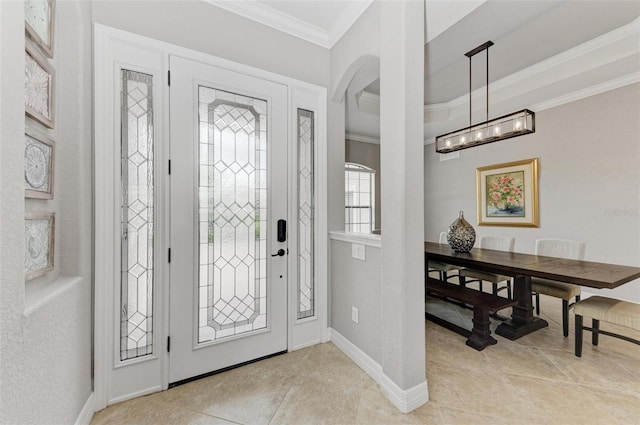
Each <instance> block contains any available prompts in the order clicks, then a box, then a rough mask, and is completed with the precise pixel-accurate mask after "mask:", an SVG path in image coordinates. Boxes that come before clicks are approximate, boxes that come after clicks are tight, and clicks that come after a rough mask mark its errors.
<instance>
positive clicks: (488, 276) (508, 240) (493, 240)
mask: <svg viewBox="0 0 640 425" xmlns="http://www.w3.org/2000/svg"><path fill="white" fill-rule="evenodd" d="M515 244H516V239H515V238H512V237H510V236H481V237H480V242H479V244H478V246H479V247H480V248H482V249H495V250H498V251H509V252H513V248H514V246H515ZM459 279H460V285H461V286H466V285H467V284H468V283H471V282H479V285H480V288H479V289H480V291H482V289H483V288H482V282H484V281H487V282H491V284H492V286H493V295H498V292H500V291H502V290H503V289H506V290H507V297H508V298H509V299H511V276H505V275H501V274H497V273H489V272H485V271H480V270H474V269H470V268H464V269H462V270H460V272H459ZM500 282H506V285H505V286H503V287H501V288H499V287H498V284H499V283H500Z"/></svg>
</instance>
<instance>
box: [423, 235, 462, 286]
mask: <svg viewBox="0 0 640 425" xmlns="http://www.w3.org/2000/svg"><path fill="white" fill-rule="evenodd" d="M438 242H439V243H441V244H448V243H449V242H447V232H440V239H439V240H438ZM460 268H461V267H459V266H454V265H453V264H446V263H440V262H438V261H429V263H428V265H427V274H428V273H431V272H438V277H439V278H440V280H442V281H447V279H448V278H449V277H451V276H447V274H448V273H449V272H453V271H457V270H460ZM454 276H455V275H454Z"/></svg>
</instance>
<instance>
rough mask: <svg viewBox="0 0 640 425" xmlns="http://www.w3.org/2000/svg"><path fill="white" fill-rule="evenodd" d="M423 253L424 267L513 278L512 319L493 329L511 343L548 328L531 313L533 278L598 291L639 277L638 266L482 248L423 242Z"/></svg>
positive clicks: (547, 324) (546, 323) (544, 321)
mask: <svg viewBox="0 0 640 425" xmlns="http://www.w3.org/2000/svg"><path fill="white" fill-rule="evenodd" d="M424 252H425V264H428V262H429V261H437V262H440V263H445V264H452V265H456V266H460V267H468V268H472V269H476V270H481V271H486V272H489V273H497V274H501V275H506V276H511V277H513V298H514V300H515V301H516V303H517V304H516V305H515V306H513V307H512V312H511V318H510V319H507V320H505V321H503V322H502V323H501V324H500V325H499V326H498V327H497V328H496V330H495V333H496V334H497V335H500V336H502V337H505V338H507V339H510V340H515V339H518V338H520V337H522V336H524V335H527V334H529V333H531V332H534V331H536V330H538V329H542V328H544V327H547V326H549V323H548V322H547V321H546V320H544V319H542V318H541V317H536V316H534V314H533V302H532V299H531V295H532V294H531V278H532V277H537V278H543V279H550V280H555V281H559V282H566V283H571V284H574V285H579V286H585V287H590V288H598V289H613V288H617V287H618V286H620V285H624V284H625V283H628V282H631V281H634V280H636V279H639V278H640V267H634V266H625V265H619V264H610V263H599V262H593V261H583V260H572V259H567V258H558V257H547V256H542V255H533V254H525V253H520V252H509V251H498V250H492V249H483V248H472V249H471V250H470V251H469V252H457V251H454V250H452V249H451V247H450V246H449V245H447V244H440V243H436V242H425V243H424Z"/></svg>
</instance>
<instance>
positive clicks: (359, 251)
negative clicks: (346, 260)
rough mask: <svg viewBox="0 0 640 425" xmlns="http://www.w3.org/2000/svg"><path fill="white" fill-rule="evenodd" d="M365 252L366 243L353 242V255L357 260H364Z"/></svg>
mask: <svg viewBox="0 0 640 425" xmlns="http://www.w3.org/2000/svg"><path fill="white" fill-rule="evenodd" d="M364 253H365V248H364V245H362V244H359V243H352V244H351V257H352V258H355V259H356V260H362V261H364V259H365V258H364Z"/></svg>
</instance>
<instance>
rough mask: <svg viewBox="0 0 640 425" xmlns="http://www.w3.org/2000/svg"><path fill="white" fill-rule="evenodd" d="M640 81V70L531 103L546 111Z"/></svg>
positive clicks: (533, 106)
mask: <svg viewBox="0 0 640 425" xmlns="http://www.w3.org/2000/svg"><path fill="white" fill-rule="evenodd" d="M639 82H640V71H637V72H634V73H632V74H628V75H625V76H623V77H620V78H615V79H613V80H609V81H605V82H604V83H601V84H596V85H593V86H591V87H587V88H585V89H582V90H576V91H574V92H572V93H567V94H565V95H563V96H558V97H555V98H553V99H549V100H545V101H544V102H539V103H535V104H533V105H531V109H533V110H535V111H544V110H545V109H550V108H555V107H556V106H561V105H564V104H566V103H571V102H575V101H577V100H581V99H585V98H587V97H591V96H595V95H597V94H601V93H605V92H608V91H611V90H615V89H618V88H620V87H624V86H628V85H629V84H634V83H639Z"/></svg>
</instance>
